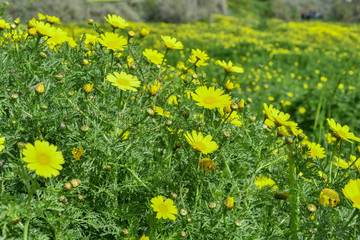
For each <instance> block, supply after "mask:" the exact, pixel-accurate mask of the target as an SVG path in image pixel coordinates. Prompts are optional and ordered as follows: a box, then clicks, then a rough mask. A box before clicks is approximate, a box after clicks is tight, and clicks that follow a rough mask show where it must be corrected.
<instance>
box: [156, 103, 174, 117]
mask: <svg viewBox="0 0 360 240" xmlns="http://www.w3.org/2000/svg"><path fill="white" fill-rule="evenodd" d="M155 112H156V113H157V114H158V115H160V116H165V117H167V118H168V117H170V116H171V115H170V112H168V111H166V112H165V110H164V109H163V108H162V107H158V106H156V107H155Z"/></svg>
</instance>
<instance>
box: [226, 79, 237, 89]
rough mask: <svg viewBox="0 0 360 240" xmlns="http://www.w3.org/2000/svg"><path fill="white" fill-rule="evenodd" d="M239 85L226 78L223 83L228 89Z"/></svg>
mask: <svg viewBox="0 0 360 240" xmlns="http://www.w3.org/2000/svg"><path fill="white" fill-rule="evenodd" d="M238 87H240V85H239V84H234V83H233V82H231V81H230V80H227V82H226V83H225V88H226V90H228V91H231V90H233V89H234V88H238Z"/></svg>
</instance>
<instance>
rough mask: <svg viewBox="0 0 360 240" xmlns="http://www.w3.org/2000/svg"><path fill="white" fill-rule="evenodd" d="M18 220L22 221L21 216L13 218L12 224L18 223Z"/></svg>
mask: <svg viewBox="0 0 360 240" xmlns="http://www.w3.org/2000/svg"><path fill="white" fill-rule="evenodd" d="M18 222H20V218H19V217H16V218H13V219H12V220H11V223H12V224H14V225H15V224H17V223H18Z"/></svg>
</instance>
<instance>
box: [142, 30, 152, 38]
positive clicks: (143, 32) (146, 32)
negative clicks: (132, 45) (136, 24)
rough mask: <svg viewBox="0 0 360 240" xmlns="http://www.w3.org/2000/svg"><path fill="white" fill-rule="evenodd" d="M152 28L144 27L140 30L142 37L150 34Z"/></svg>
mask: <svg viewBox="0 0 360 240" xmlns="http://www.w3.org/2000/svg"><path fill="white" fill-rule="evenodd" d="M149 32H150V30H149V29H147V28H142V29H141V31H140V37H142V38H144V37H146V36H147V35H148V34H149Z"/></svg>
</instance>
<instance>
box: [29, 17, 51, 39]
mask: <svg viewBox="0 0 360 240" xmlns="http://www.w3.org/2000/svg"><path fill="white" fill-rule="evenodd" d="M33 24H34V28H35V29H36V32H37V33H38V34H40V35H41V36H48V37H51V36H52V35H53V32H54V30H55V28H54V27H52V26H51V25H50V24H49V23H44V22H41V21H37V22H35V23H33Z"/></svg>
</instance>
